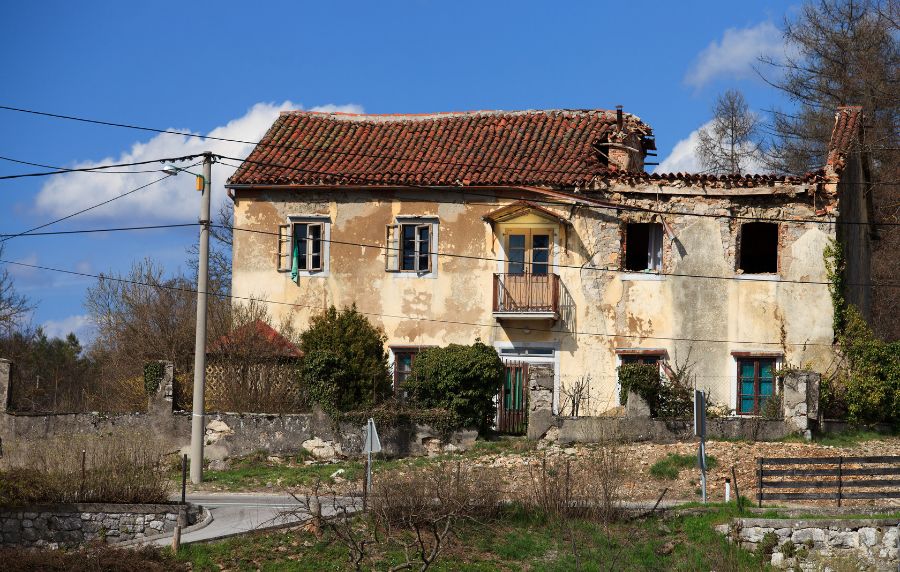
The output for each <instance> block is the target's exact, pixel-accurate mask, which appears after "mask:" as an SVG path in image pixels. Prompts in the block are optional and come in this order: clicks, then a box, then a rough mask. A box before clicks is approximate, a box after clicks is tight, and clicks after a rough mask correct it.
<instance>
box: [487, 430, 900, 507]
mask: <svg viewBox="0 0 900 572" xmlns="http://www.w3.org/2000/svg"><path fill="white" fill-rule="evenodd" d="M592 448H593V446H591V445H578V446H574V447H571V448H563V449H559V448H557V447H550V448H546V449H543V450H539V451H531V452H527V453H503V454H498V455H486V456H483V457H479V458H477V459H475V460H473V461H472V463H473V464H474V465H481V466H494V467H501V468H505V469H506V470H507V473H508V475H509V476H508V478H509V479H510V481H511V482H514V481H515V480H516V479H517V476H522V475H523V473H524V472H525V471H524V470H523V469H525V468H526V465H527V464H528V463H533V464H537V463H539V462H540V458H541V456H542V455H544V454H549V455H554V454H561V455H568V456H571V457H573V458H574V457H577V456H579V455H584V454H586V452H587V451H590V450H591V449H592ZM706 452H707V456H708V457H713V458H714V459H715V461H716V466H715V468H713V469H711V470H710V471H709V472H708V473H707V483H708V484H707V494H708V497H709V500H710V501H714V502H715V501H718V502H721V501H724V496H725V478H726V476H727V477H728V478H731V475H732V472H731V469H732V467H734V472H735V475H736V476H737V485H738V490H739V491H740V493H741V495H742V496H745V497H747V498H750V499H754V500H755V499H756V493H757V477H756V459H757V458H758V457H837V456H845V457H849V456H873V455H878V456H886V455H900V438H898V437H886V438H884V439H878V440H869V441H863V442H860V443H857V444H854V445H848V446H829V445H822V444H818V443H815V442H812V443H805V442H797V443H794V442H784V443H782V442H775V443H764V442H756V443H752V442H731V441H710V442H708V443H707V446H706ZM669 453H678V454H682V455H692V456H696V455H697V444H696V443H674V444H654V443H634V444H628V445H621V446H619V454H621V455H623V456H624V457H625V460H626V465H627V470H626V475H627V476H626V481H625V484H624V487H623V494H624V497H625V499H626V500H631V501H655V500H656V499H657V498H659V496H660V494H662V491H663V489H667V491H666V494H665V497H664V498H665V499H666V500H679V501H693V500H700V472H699V470H698V469H695V468H689V469H682V470H681V471H680V472H679V475H678V478H676V479H672V480H670V479H659V478H654V477H653V476H651V474H650V468H651V467H652V466H653V464H654V463H656V462H657V461H659V460H660V459H663V458H664V457H666V455H668V454H669ZM731 494H732V498H734V485H733V484H732V493H731ZM779 504H781V505H785V506H787V505H788V504H790V503H788V502H780V503H779ZM804 504H805V505H809V504H813V505H830V504H834V502H833V501H804ZM872 504H877V505H879V506H900V500H898V499H892V500H891V499H883V500H877V501H867V500H845V501H843V505H844V506H854V505H860V506H868V505H872Z"/></svg>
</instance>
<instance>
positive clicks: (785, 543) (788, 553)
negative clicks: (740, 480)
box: [716, 518, 900, 571]
mask: <svg viewBox="0 0 900 572" xmlns="http://www.w3.org/2000/svg"><path fill="white" fill-rule="evenodd" d="M716 530H717V531H718V532H720V533H722V534H726V535H728V536H729V538H730V539H731V541H732V542H739V543H740V544H741V546H743V547H744V548H747V549H748V550H754V551H755V550H758V549H759V548H760V546H761V545H766V544H768V545H770V546H774V548H773V551H772V560H771V563H772V566H774V567H776V568H785V569H787V568H789V569H794V568H795V567H796V568H799V569H802V570H806V569H818V568H817V567H816V566H817V564H815V563H816V562H822V561H823V560H825V561H827V560H849V561H850V563H855V564H859V565H865V566H868V567H872V568H875V569H876V570H884V571H896V570H897V567H898V563H900V528H898V522H897V519H815V520H805V519H766V518H742V519H735V520H734V521H733V522H732V524H730V525H729V524H723V525H719V526H717V527H716Z"/></svg>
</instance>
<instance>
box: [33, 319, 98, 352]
mask: <svg viewBox="0 0 900 572" xmlns="http://www.w3.org/2000/svg"><path fill="white" fill-rule="evenodd" d="M41 327H42V328H43V329H44V333H45V334H47V337H48V338H65V337H66V336H68V335H69V334H70V333H72V334H75V336H76V337H77V338H78V341H80V342H81V345H82V346H86V345H87V344H88V343H89V342H90V341H91V340H93V339H94V335H95V333H96V326H95V325H94V322H93V321H92V320H91V317H90V316H89V315H87V314H78V315H75V316H69V317H68V318H63V319H61V320H47V321H46V322H44V323H43V324H41Z"/></svg>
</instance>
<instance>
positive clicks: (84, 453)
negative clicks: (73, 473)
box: [78, 449, 87, 502]
mask: <svg viewBox="0 0 900 572" xmlns="http://www.w3.org/2000/svg"><path fill="white" fill-rule="evenodd" d="M86 460H87V451H85V450H84V449H82V450H81V487H80V488H79V492H78V501H79V502H84V468H85V467H84V466H85V461H86Z"/></svg>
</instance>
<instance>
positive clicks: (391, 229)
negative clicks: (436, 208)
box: [384, 217, 438, 277]
mask: <svg viewBox="0 0 900 572" xmlns="http://www.w3.org/2000/svg"><path fill="white" fill-rule="evenodd" d="M384 232H385V252H384V269H385V271H386V272H396V273H397V274H398V276H424V277H434V275H435V274H436V272H437V264H438V254H437V246H438V237H437V234H438V221H437V219H435V218H427V217H397V221H396V222H395V223H393V224H388V225H385V231H384Z"/></svg>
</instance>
